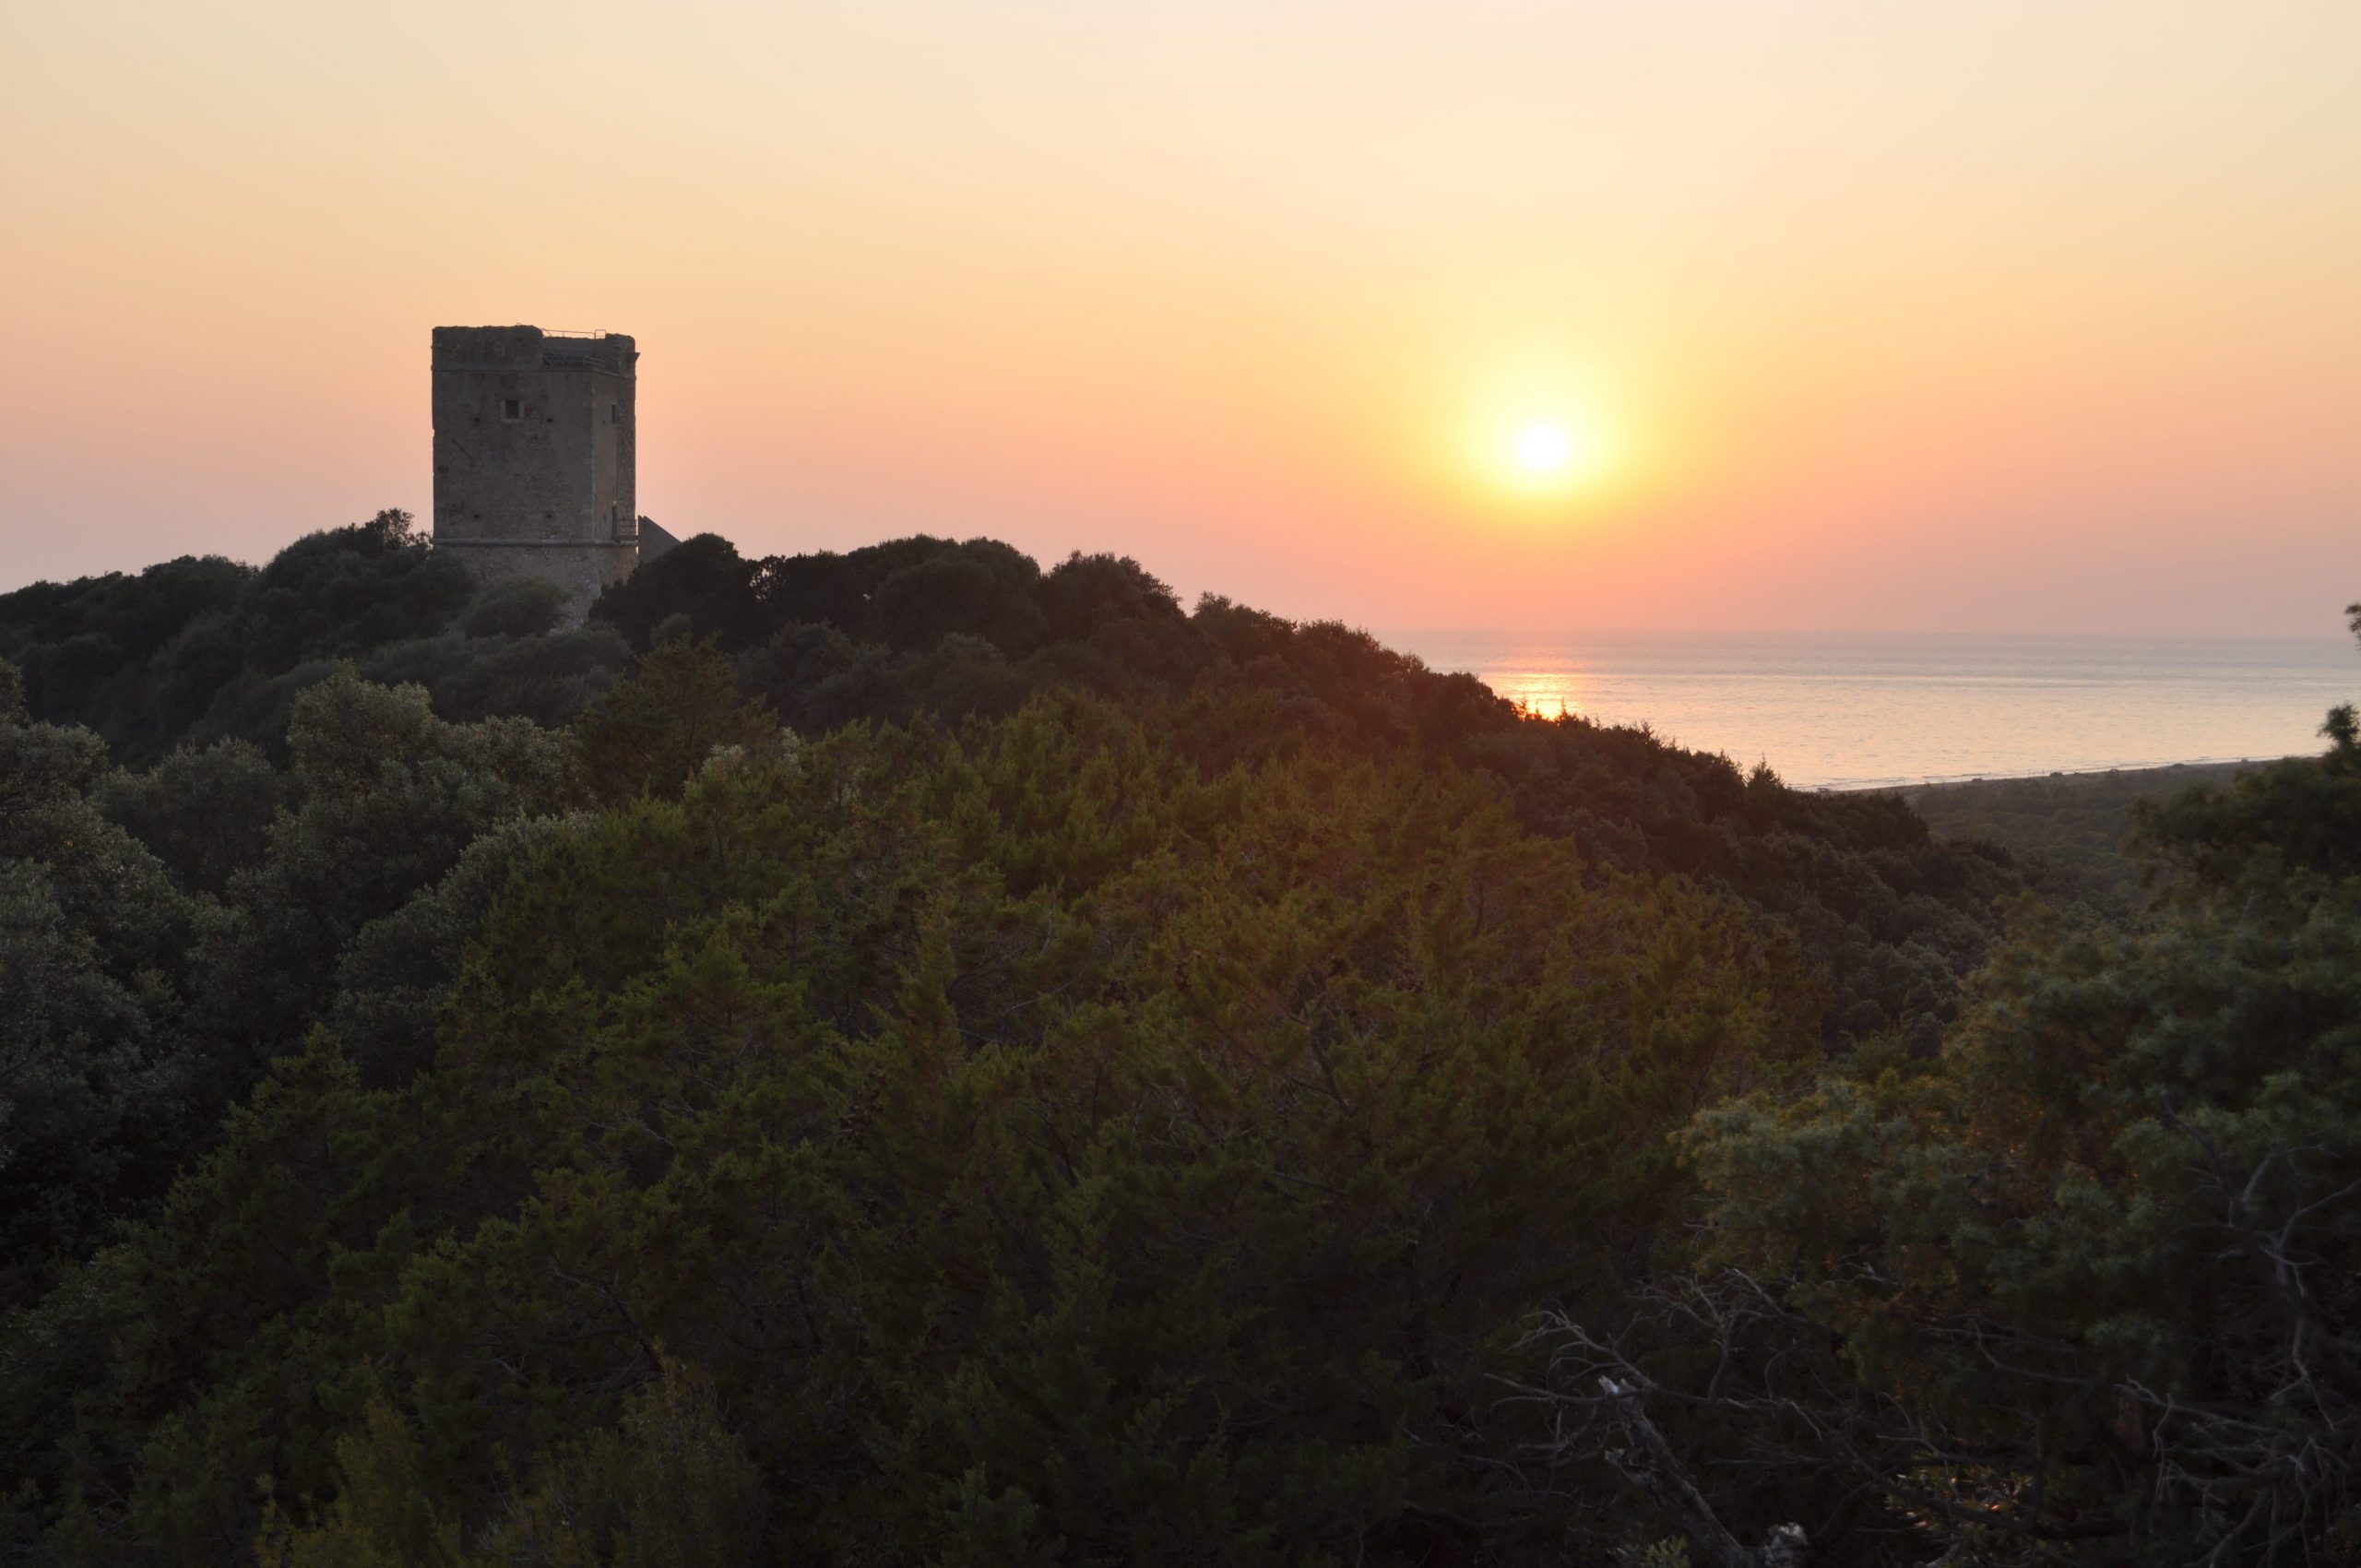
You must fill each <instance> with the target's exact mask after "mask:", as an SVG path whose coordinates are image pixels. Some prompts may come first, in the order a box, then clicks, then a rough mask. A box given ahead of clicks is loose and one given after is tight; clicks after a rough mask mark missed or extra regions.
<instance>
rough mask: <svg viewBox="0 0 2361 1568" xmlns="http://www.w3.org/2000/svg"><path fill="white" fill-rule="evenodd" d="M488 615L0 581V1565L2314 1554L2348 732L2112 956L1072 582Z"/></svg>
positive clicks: (2199, 852)
mask: <svg viewBox="0 0 2361 1568" xmlns="http://www.w3.org/2000/svg"><path fill="white" fill-rule="evenodd" d="M378 595H382V597H383V599H384V601H385V602H384V603H383V604H382V605H374V604H373V603H372V602H371V601H372V600H373V596H378ZM555 614H556V606H555V603H554V600H551V599H549V598H548V597H547V596H546V595H537V594H536V593H535V591H534V590H532V589H530V588H517V587H516V586H514V585H510V586H507V587H504V588H492V589H487V590H479V589H477V588H475V587H474V586H473V585H472V584H471V583H469V582H468V581H467V580H466V578H465V577H464V576H463V575H457V574H455V570H454V568H452V566H451V564H450V563H448V562H447V561H438V560H436V559H435V558H434V557H433V552H431V551H430V550H428V549H427V548H426V547H425V545H424V544H423V542H422V541H421V540H419V539H417V538H416V536H415V535H414V534H412V533H411V532H410V531H409V529H408V528H407V526H406V520H404V519H401V518H400V517H398V516H397V515H390V514H389V515H386V516H385V517H380V518H378V519H375V520H374V521H373V522H372V523H369V524H365V525H361V526H359V527H357V528H355V529H343V530H337V531H335V532H332V533H329V534H326V535H318V536H314V537H313V538H311V539H309V540H303V541H302V542H300V543H299V544H298V545H296V546H294V547H291V550H290V551H289V552H285V553H284V554H282V555H281V556H280V557H279V560H277V561H274V562H273V563H272V564H270V565H269V566H267V567H265V568H264V569H262V570H261V571H260V572H252V571H249V570H247V569H245V568H243V567H235V566H230V565H227V564H221V563H208V562H186V561H184V562H176V563H172V564H169V565H166V566H161V567H158V568H154V569H151V571H150V572H148V573H146V574H142V575H140V576H136V577H113V578H104V579H97V580H95V581H90V582H85V583H81V584H69V585H62V586H60V585H38V586H36V587H35V588H28V589H23V590H19V591H18V593H16V594H12V595H7V596H0V653H5V654H6V657H7V658H8V659H11V660H14V661H15V662H14V663H13V664H6V665H0V1160H5V1162H6V1163H5V1167H0V1169H5V1170H6V1176H7V1181H6V1184H5V1186H0V1257H5V1259H6V1266H5V1269H0V1310H5V1312H6V1318H5V1323H0V1410H5V1411H6V1415H5V1417H0V1476H6V1477H11V1478H16V1479H15V1482H14V1484H13V1487H12V1488H11V1490H9V1491H6V1493H5V1494H0V1543H5V1545H4V1546H0V1550H6V1553H7V1554H8V1555H10V1556H11V1557H12V1558H15V1559H18V1560H24V1561H30V1562H61V1563H64V1562H72V1563H84V1562H90V1563H96V1562H106V1563H119V1562H130V1563H214V1562H238V1561H259V1562H268V1563H277V1564H291V1565H292V1564H303V1565H318V1568H325V1565H328V1564H362V1563H419V1564H437V1565H451V1568H457V1565H459V1564H478V1563H483V1564H489V1563H509V1562H551V1563H575V1564H585V1565H587V1564H656V1563H700V1562H712V1563H717V1564H719V1563H741V1562H848V1563H849V1562H961V1563H965V1562H1007V1563H1018V1562H1077V1563H1079V1562H1174V1563H1179V1562H1270V1563H1283V1562H1284V1563H1304V1562H1337V1563H1347V1562H1396V1563H1433V1562H1471V1563H1472V1562H1502V1563H1536V1564H1540V1563H1591V1562H1609V1561H1618V1560H1630V1561H1641V1560H1645V1561H1649V1562H1669V1561H1675V1560H1677V1559H1678V1557H1679V1552H1680V1550H1682V1548H1681V1547H1680V1546H1679V1544H1678V1542H1677V1541H1676V1540H1674V1539H1673V1538H1676V1537H1678V1536H1679V1535H1681V1534H1682V1533H1683V1532H1687V1533H1688V1535H1689V1538H1690V1541H1691V1546H1692V1547H1693V1549H1694V1550H1695V1551H1696V1552H1697V1553H1698V1554H1699V1557H1700V1560H1706V1561H1713V1560H1719V1561H1724V1562H1735V1561H1738V1560H1739V1559H1737V1558H1732V1557H1729V1556H1728V1555H1727V1553H1726V1552H1725V1551H1724V1546H1725V1543H1726V1548H1727V1551H1732V1552H1738V1553H1740V1554H1742V1555H1743V1554H1747V1553H1748V1552H1749V1551H1750V1548H1749V1546H1748V1545H1745V1544H1741V1543H1751V1542H1755V1541H1759V1540H1762V1539H1763V1538H1764V1537H1765V1535H1766V1532H1768V1531H1770V1530H1771V1529H1772V1528H1773V1527H1774V1526H1782V1525H1786V1524H1789V1523H1795V1524H1799V1525H1801V1526H1804V1527H1805V1529H1806V1530H1807V1531H1808V1532H1809V1537H1810V1540H1811V1543H1812V1547H1813V1550H1815V1551H1816V1552H1817V1553H1818V1556H1817V1557H1816V1558H1815V1561H1825V1562H1842V1563H1862V1564H1870V1563H1879V1564H1882V1563H1905V1562H1929V1561H1932V1560H1934V1559H1936V1558H1938V1557H1941V1558H1943V1559H1944V1560H1945V1561H1947V1562H1953V1563H1964V1562H1987V1563H2035V1562H2062V1561H2078V1562H2091V1561H2108V1562H2127V1563H2151V1562H2153V1563H2165V1562H2183V1561H2187V1560H2189V1558H2190V1557H2191V1556H2201V1555H2203V1554H2204V1553H2205V1552H2207V1551H2209V1550H2210V1551H2218V1552H2219V1553H2221V1554H2222V1557H2223V1560H2225V1561H2226V1560H2229V1559H2232V1558H2236V1560H2240V1561H2256V1562H2268V1561H2277V1562H2305V1561H2318V1560H2320V1559H2322V1558H2323V1557H2326V1556H2332V1555H2333V1554H2335V1553H2339V1552H2349V1551H2351V1550H2354V1549H2355V1546H2356V1545H2361V1538H2356V1525H2361V1515H2355V1512H2354V1506H2353V1504H2354V1499H2353V1493H2352V1487H2351V1479H2350V1478H2351V1473H2352V1461H2353V1458H2354V1457H2355V1443H2356V1441H2361V1420H2356V1417H2355V1410H2356V1409H2361V1372H2356V1370H2355V1369H2356V1367H2361V1348H2356V1347H2357V1342H2356V1339H2355V1334H2356V1328H2355V1315H2356V1313H2361V1300H2356V1299H2355V1296H2354V1292H2353V1287H2352V1281H2353V1280H2354V1279H2355V1278H2356V1277H2361V1245H2356V1243H2361V1212H2356V1209H2355V1205H2354V1203H2353V1202H2352V1199H2351V1195H2350V1194H2351V1193H2352V1192H2353V1191H2355V1190H2361V1189H2356V1187H2355V1183H2361V1103H2356V1101H2361V1032H2356V1031H2361V863H2356V855H2355V849H2354V846H2355V844H2361V742H2356V738H2355V727H2354V721H2353V719H2352V716H2351V713H2350V712H2349V710H2340V713H2339V714H2338V715H2333V716H2331V724H2330V740H2331V747H2330V750H2329V751H2328V753H2327V754H2325V755H2324V756H2323V757H2321V758H2319V759H2309V760H2305V761H2300V762H2294V763H2287V764H2283V765H2279V766H2276V767H2273V768H2268V769H2262V770H2258V771H2256V772H2254V773H2252V774H2249V775H2248V776H2246V777H2244V778H2240V779H2238V780H2237V781H2236V783H2235V784H2234V785H2232V786H2230V787H2229V788H2227V789H2225V790H2201V791H2198V792H2195V793H2192V794H2189V795H2186V796H2183V797H2180V798H2177V799H2176V800H2174V801H2171V802H2167V803H2164V804H2161V805H2158V806H2155V807H2153V808H2151V809H2148V810H2146V811H2144V812H2143V813H2142V814H2141V819H2140V830H2141V834H2142V845H2143V846H2144V848H2143V849H2142V853H2143V854H2144V855H2146V856H2147V857H2148V859H2149V861H2150V863H2151V864H2152V865H2153V868H2154V871H2153V877H2154V880H2155V883H2156V886H2157V889H2158V894H2159V901H2158V902H2157V903H2156V905H2155V907H2154V908H2153V909H2152V910H2151V911H2150V912H2149V913H2148V914H2146V915H2145V916H2143V917H2142V918H2141V919H2139V920H2137V921H2130V922H2127V923H2123V924H2120V925H2118V926H2114V927H2109V926H2105V925H2100V924H2097V923H2095V922H2094V921H2092V920H2091V919H2090V918H2089V913H2088V911H2087V910H2086V909H2085V910H2078V911H2075V912H2073V913H2072V914H2071V915H2068V914H2064V913H2060V912H2058V911H2056V910H2053V909H2047V908H2046V907H2044V906H2043V905H2041V904H2040V903H2039V902H2038V901H2037V900H2036V899H2035V898H2034V897H2032V894H2031V891H2030V890H2031V889H2033V888H2035V887H2036V886H2047V884H2046V883H2044V882H2042V880H2041V878H2040V877H2039V876H2031V877H2029V876H2028V873H2026V872H2025V871H2024V870H2023V868H2022V867H2021V866H2020V865H2019V864H2018V863H2017V862H2016V861H2013V860H2012V859H2011V857H2010V855H2009V854H2008V853H2007V852H2006V851H2004V850H2001V849H1998V848H1996V847H1992V846H1989V845H1986V846H1981V847H1978V846H1961V845H1957V844H1952V843H1948V842H1944V841H1941V840H1939V839H1937V838H1936V837H1933V836H1932V835H1930V834H1929V833H1928V830H1927V828H1926V826H1925V824H1924V823H1923V822H1922V821H1921V820H1920V819H1919V818H1918V817H1917V816H1916V815H1915V814H1913V813H1912V812H1911V810H1910V809H1909V807H1908V806H1907V805H1906V804H1905V803H1904V802H1901V801H1899V800H1896V799H1892V798H1890V797H1888V798H1875V797H1842V796H1826V795H1811V794H1803V793H1798V792H1795V791H1791V790H1786V788H1785V787H1784V786H1782V785H1781V784H1780V783H1779V782H1778V780H1777V779H1776V778H1774V777H1772V776H1770V775H1769V774H1768V773H1766V772H1762V771H1758V772H1756V773H1755V774H1753V775H1751V776H1742V775H1740V774H1739V773H1738V770H1736V769H1735V768H1734V767H1732V766H1730V765H1729V764H1728V762H1727V761H1726V760H1725V759H1720V758H1714V757H1706V756H1701V755H1698V754H1692V753H1685V752H1681V751H1679V750H1677V749H1674V748H1670V747H1667V746H1665V745H1663V744H1661V743H1660V742H1656V741H1655V740H1654V739H1653V738H1652V737H1650V736H1648V735H1647V734H1645V733H1644V732H1641V731H1628V730H1614V729H1606V728H1602V727H1598V726H1595V725H1590V724H1587V723H1584V722H1583V721H1581V720H1579V719H1557V720H1544V719H1537V718H1534V717H1532V716H1529V715H1524V714H1520V713H1518V712H1517V711H1516V710H1514V709H1513V707H1510V706H1509V705H1507V704H1504V703H1502V702H1501V701H1499V700H1498V699H1497V698H1495V697H1493V696H1492V695H1491V694H1489V692H1488V691H1486V690H1485V689H1484V688H1483V687H1482V686H1481V685H1480V684H1478V683H1476V682H1474V681H1472V680H1470V679H1468V678H1466V677H1464V676H1447V675H1439V674H1436V673H1434V672H1432V671H1427V670H1425V669H1424V668H1423V667H1421V666H1420V665H1418V662H1417V661H1416V660H1414V659H1406V658H1404V657H1402V656H1399V655H1396V654H1394V653H1391V652H1389V651H1387V650H1385V649H1383V648H1382V647H1378V646H1377V645H1375V644H1374V643H1373V642H1371V641H1370V639H1369V638H1367V637H1366V636H1361V635H1359V634H1358V633H1354V632H1351V631H1349V630H1347V629H1346V628H1343V627H1341V626H1335V625H1323V624H1311V625H1305V624H1293V623H1288V622H1286V621H1282V620H1278V619H1276V618H1274V617H1271V616H1267V615H1264V614H1261V613H1259V612H1253V611H1251V610H1247V609H1244V608H1242V607H1240V606H1237V605H1234V604H1231V603H1229V602H1228V601H1225V600H1218V599H1208V600H1204V601H1203V602H1202V603H1200V604H1199V605H1198V606H1197V607H1196V608H1195V609H1194V610H1193V611H1187V610H1184V609H1183V608H1182V607H1181V605H1180V604H1179V603H1178V602H1177V601H1175V600H1174V599H1173V597H1172V595H1171V594H1170V593H1169V591H1168V590H1166V589H1165V588H1164V587H1163V586H1162V585H1161V584H1159V583H1157V581H1156V580H1155V579H1154V578H1153V577H1152V576H1149V575H1148V574H1146V573H1145V571H1143V570H1142V569H1141V568H1140V567H1138V566H1137V565H1136V564H1133V563H1131V562H1128V561H1122V560H1117V559H1113V558H1109V557H1090V556H1076V557H1074V558H1072V559H1070V560H1068V561H1066V562H1064V563H1062V564H1059V565H1057V566H1056V567H1054V568H1052V569H1051V570H1049V571H1047V572H1044V571H1041V570H1040V569H1039V568H1038V566H1037V565H1036V564H1034V563H1032V562H1031V561H1029V560H1027V559H1026V558H1025V557H1024V556H1022V555H1020V554H1018V553H1016V552H1013V551H1010V550H1008V549H1007V548H1006V547H1004V546H1001V545H997V544H993V543H991V542H989V541H970V542H967V543H965V544H960V543H953V542H949V541H943V540H900V541H896V542H894V543H891V544H886V545H880V546H876V547H873V548H872V549H870V550H864V551H855V552H849V553H848V554H844V555H815V556H805V557H795V558H790V559H772V560H765V561H753V562H750V561H747V560H744V559H742V558H741V557H739V556H738V555H737V553H736V552H734V551H733V550H731V549H730V546H729V545H728V544H727V543H726V542H725V541H722V540H718V539H714V538H712V537H710V536H706V537H703V538H699V539H695V540H689V541H686V542H684V543H683V544H682V546H680V547H679V548H677V549H675V550H674V551H672V552H670V553H668V554H667V555H665V556H663V557H661V558H660V559H658V561H656V562H654V563H652V564H650V565H649V566H648V567H647V569H645V570H644V571H643V572H641V573H640V574H639V575H638V576H636V577H635V578H634V579H633V580H632V581H631V582H630V583H629V584H627V585H625V587H624V588H622V589H620V590H616V591H613V592H611V593H610V594H609V595H608V596H607V597H606V599H604V600H601V602H600V603H599V606H598V607H597V609H596V611H595V612H594V615H593V618H592V620H591V622H590V624H588V625H587V627H584V628H580V629H575V630H566V631H559V630H552V626H553V624H554V619H555ZM2356 630H2361V627H2356ZM19 669H20V670H21V673H19ZM1602 1376H1605V1377H1608V1378H1611V1379H1613V1380H1614V1383H1615V1391H1614V1392H1612V1393H1603V1392H1602V1391H1601V1385H1600V1384H1599V1382H1598V1379H1599V1378H1600V1377H1602ZM1635 1455H1640V1456H1642V1457H1640V1458H1635ZM1645 1455H1657V1456H1658V1457H1657V1459H1654V1460H1651V1459H1647V1458H1645V1457H1644V1456H1645ZM1681 1478H1688V1481H1682V1480H1681ZM1688 1482H1693V1483H1694V1490H1692V1491H1689V1492H1687V1493H1685V1494H1684V1493H1683V1492H1682V1491H1681V1485H1685V1484H1688ZM1676 1483H1679V1484H1676ZM1684 1495H1685V1496H1687V1497H1690V1498H1694V1499H1702V1506H1703V1508H1704V1509H1705V1510H1707V1514H1706V1515H1705V1516H1704V1517H1703V1519H1702V1522H1701V1519H1700V1517H1699V1516H1698V1515H1697V1514H1696V1511H1695V1509H1693V1508H1689V1507H1687V1506H1686V1505H1685V1504H1684V1503H1683V1502H1682V1498H1683V1496H1684ZM1717 1532H1719V1533H1717ZM1619 1553H1620V1554H1623V1556H1622V1557H1620V1558H1619V1556H1618V1554H1619ZM1643 1553H1644V1554H1646V1555H1645V1556H1644V1558H1643V1556H1642V1555H1641V1554H1643ZM1716 1553H1721V1554H1722V1555H1721V1556H1720V1557H1719V1558H1718V1559H1716V1558H1715V1556H1714V1554H1716ZM1746 1560H1751V1558H1750V1557H1749V1558H1747V1559H1746Z"/></svg>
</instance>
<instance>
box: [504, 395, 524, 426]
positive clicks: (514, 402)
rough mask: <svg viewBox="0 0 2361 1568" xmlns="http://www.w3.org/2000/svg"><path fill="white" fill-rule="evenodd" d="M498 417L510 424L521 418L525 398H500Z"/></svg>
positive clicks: (522, 416)
mask: <svg viewBox="0 0 2361 1568" xmlns="http://www.w3.org/2000/svg"><path fill="white" fill-rule="evenodd" d="M500 417H501V418H502V419H504V420H506V421H507V422H509V423H511V424H514V423H516V422H517V421H518V420H520V419H523V418H524V417H525V399H524V398H502V399H501V400H500Z"/></svg>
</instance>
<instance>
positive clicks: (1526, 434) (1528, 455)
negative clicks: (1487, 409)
mask: <svg viewBox="0 0 2361 1568" xmlns="http://www.w3.org/2000/svg"><path fill="white" fill-rule="evenodd" d="M1572 451H1573V443H1572V442H1571V441H1569V440H1568V439H1567V438H1566V432H1565V430H1564V428H1563V427H1562V426H1560V425H1554V424H1529V425H1526V426H1525V429H1524V431H1523V432H1521V433H1520V434H1518V436H1517V438H1516V459H1517V461H1518V462H1520V463H1523V464H1524V465H1525V467H1526V468H1528V469H1532V470H1533V471H1534V472H1535V473H1548V472H1549V471H1551V470H1552V469H1562V468H1564V467H1565V466H1566V458H1567V457H1569V456H1570V455H1572Z"/></svg>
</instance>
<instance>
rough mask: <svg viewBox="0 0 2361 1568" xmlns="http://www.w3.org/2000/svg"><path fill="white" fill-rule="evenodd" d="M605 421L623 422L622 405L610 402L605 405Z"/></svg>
mask: <svg viewBox="0 0 2361 1568" xmlns="http://www.w3.org/2000/svg"><path fill="white" fill-rule="evenodd" d="M607 422H608V423H609V424H621V423H623V405H622V404H621V403H610V404H608V405H607Z"/></svg>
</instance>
